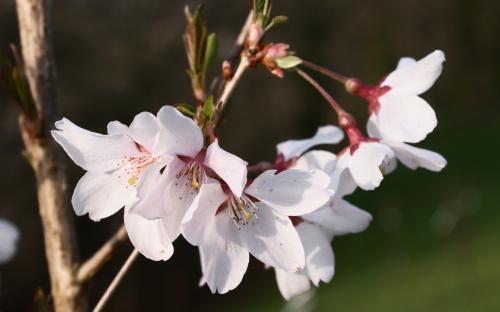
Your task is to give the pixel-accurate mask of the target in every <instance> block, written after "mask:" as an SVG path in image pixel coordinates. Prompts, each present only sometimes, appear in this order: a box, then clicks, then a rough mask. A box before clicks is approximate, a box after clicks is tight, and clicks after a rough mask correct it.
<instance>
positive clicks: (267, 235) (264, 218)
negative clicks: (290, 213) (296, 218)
mask: <svg viewBox="0 0 500 312" xmlns="http://www.w3.org/2000/svg"><path fill="white" fill-rule="evenodd" d="M255 205H256V206H257V208H258V212H257V218H255V217H252V220H251V221H250V222H248V224H245V225H242V226H241V227H240V230H239V232H238V233H239V234H240V235H239V236H240V240H241V243H242V245H243V246H244V247H245V248H246V249H247V250H248V251H250V253H251V254H252V255H253V256H254V257H255V258H257V259H259V260H260V261H261V262H263V263H264V264H266V265H268V266H272V267H278V268H281V269H283V270H285V271H288V272H297V271H298V270H299V269H301V268H303V267H304V264H305V257H304V248H303V247H302V243H301V242H300V238H299V235H298V234H297V231H296V230H295V227H294V226H293V224H292V222H291V221H290V218H288V217H287V216H284V215H282V214H280V213H278V212H276V211H273V209H272V208H271V207H270V206H268V205H266V204H264V203H260V202H259V203H255Z"/></svg>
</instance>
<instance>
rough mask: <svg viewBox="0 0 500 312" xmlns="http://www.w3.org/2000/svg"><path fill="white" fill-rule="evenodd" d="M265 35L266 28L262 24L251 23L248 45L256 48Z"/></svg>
mask: <svg viewBox="0 0 500 312" xmlns="http://www.w3.org/2000/svg"><path fill="white" fill-rule="evenodd" d="M263 35H264V30H263V29H262V26H260V25H259V24H257V23H252V24H250V26H249V28H248V37H247V44H248V46H249V47H250V48H255V47H256V46H257V45H258V44H259V42H260V40H261V39H262V36H263Z"/></svg>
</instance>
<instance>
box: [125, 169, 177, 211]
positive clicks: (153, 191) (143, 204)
mask: <svg viewBox="0 0 500 312" xmlns="http://www.w3.org/2000/svg"><path fill="white" fill-rule="evenodd" d="M171 161H173V159H171ZM170 165H171V164H170V162H168V161H159V162H156V163H153V164H151V165H150V166H149V167H148V168H147V169H146V171H145V172H144V174H143V176H142V178H141V179H140V181H139V183H138V184H137V197H138V198H139V199H140V200H139V201H137V202H135V204H133V205H132V206H131V207H130V211H131V212H133V213H137V214H140V215H141V216H142V217H144V218H147V219H151V220H153V219H159V218H164V217H166V216H167V215H168V214H169V211H167V203H166V201H165V200H166V196H165V192H166V188H167V185H168V182H169V180H168V177H167V176H168V175H167V174H165V175H164V176H162V174H161V173H160V172H161V170H162V169H163V170H164V172H165V171H167V172H168V170H169V168H170Z"/></svg>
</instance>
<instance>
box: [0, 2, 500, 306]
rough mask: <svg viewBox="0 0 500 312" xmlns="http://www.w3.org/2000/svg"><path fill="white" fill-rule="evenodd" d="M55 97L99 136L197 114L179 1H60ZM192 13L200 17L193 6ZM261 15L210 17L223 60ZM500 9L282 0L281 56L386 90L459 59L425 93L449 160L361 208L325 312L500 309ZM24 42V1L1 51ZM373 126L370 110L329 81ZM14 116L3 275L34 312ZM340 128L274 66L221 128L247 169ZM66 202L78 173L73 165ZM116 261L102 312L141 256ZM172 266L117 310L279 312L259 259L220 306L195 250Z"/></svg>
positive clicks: (222, 8)
mask: <svg viewBox="0 0 500 312" xmlns="http://www.w3.org/2000/svg"><path fill="white" fill-rule="evenodd" d="M54 2H55V3H54V12H53V13H54V14H53V19H54V33H55V55H56V63H57V69H58V80H57V88H58V95H59V103H60V111H61V115H62V116H66V117H68V118H70V119H71V120H72V121H74V122H75V123H77V124H79V125H81V126H83V127H85V128H87V129H90V130H93V131H99V132H104V131H105V127H106V123H107V122H108V121H110V120H120V121H122V122H124V123H129V122H130V121H131V120H132V118H133V116H134V115H135V114H136V113H138V112H140V111H145V110H147V111H151V112H153V113H155V112H156V111H157V110H158V109H159V108H160V107H161V106H162V105H166V104H174V103H178V102H186V101H192V100H191V93H190V88H189V80H188V77H187V75H186V73H185V69H186V62H185V58H184V55H183V53H184V51H183V46H182V42H181V34H182V32H183V28H184V24H183V5H184V3H183V2H182V1H160V0H154V1H137V0H136V1H131V0H126V1H124V0H121V1H118V0H108V1H100V0H67V1H54ZM188 3H190V4H194V3H195V2H194V1H189V2H188ZM248 6H249V1H234V0H233V1H230V0H224V1H223V0H219V1H215V0H211V1H205V7H206V17H207V20H208V24H209V27H210V29H211V30H213V31H216V32H217V34H218V36H219V39H220V46H221V53H220V60H222V56H223V55H225V54H226V53H227V52H228V51H229V49H230V46H231V44H232V42H233V40H234V38H235V37H236V35H237V33H238V31H239V28H240V26H241V25H242V23H243V21H244V19H245V17H246V14H247V12H248ZM499 12H500V2H498V1H488V0H482V1H473V0H457V1H452V0H440V1H434V0H407V1H397V0H383V1H382V0H381V1H348V0H309V1H291V0H289V1H275V3H274V13H275V14H284V15H288V16H289V17H290V20H289V22H288V23H287V24H285V25H283V26H280V27H278V28H276V29H275V30H273V31H272V34H271V36H270V38H269V39H270V40H274V41H275V42H278V41H282V42H287V43H290V44H291V45H292V49H293V50H295V51H297V52H298V54H299V55H300V56H302V57H304V58H306V59H309V60H312V61H314V62H317V63H320V64H323V65H325V66H327V67H330V68H333V69H336V70H337V71H339V72H341V73H344V74H346V75H350V76H355V77H359V78H362V79H363V80H365V81H367V82H372V83H374V82H376V81H377V80H378V79H379V78H381V77H382V76H383V75H385V74H387V73H388V72H389V71H391V70H392V69H393V68H394V67H395V64H396V63H397V61H398V58H399V57H401V56H407V55H408V56H413V57H416V58H421V57H423V56H425V55H427V54H428V53H430V52H432V51H433V50H434V49H442V50H443V51H445V52H446V56H447V61H446V63H445V69H444V72H443V75H442V76H441V78H440V79H439V80H438V82H437V84H436V85H435V86H434V87H433V88H432V89H431V91H429V92H427V93H426V94H425V95H424V98H425V99H427V100H428V101H429V102H430V103H431V104H432V105H433V107H434V109H435V110H436V113H437V115H438V119H439V125H438V128H437V129H436V130H435V131H434V133H433V134H432V135H430V136H429V137H428V138H427V140H426V141H425V142H424V143H423V144H421V145H420V146H423V147H426V148H429V149H433V150H436V151H438V152H440V153H442V154H443V155H444V156H445V157H446V158H447V160H448V162H449V164H448V167H447V168H446V169H445V170H444V171H443V172H441V173H440V174H435V173H430V172H427V171H425V170H418V171H416V172H413V171H410V170H408V169H406V168H403V167H402V166H401V167H400V168H399V169H398V170H397V171H396V172H395V173H394V174H391V175H390V176H388V177H386V179H385V180H384V183H382V186H381V187H380V188H378V189H377V190H376V191H374V192H362V191H357V192H356V193H355V194H354V195H353V196H351V197H350V198H349V200H350V201H352V202H353V203H355V204H357V205H358V206H360V207H363V208H365V209H366V210H368V211H369V212H371V213H372V214H373V215H374V221H373V223H372V224H371V226H370V227H369V229H368V230H367V231H366V232H364V233H362V234H358V235H351V236H346V237H339V238H336V239H335V241H334V243H333V246H334V250H335V253H336V262H337V266H336V276H335V277H334V279H333V281H332V282H331V283H330V284H328V285H322V286H321V287H320V288H319V291H318V295H317V297H316V299H315V304H316V310H318V311H333V310H335V311H388V310H389V311H403V310H404V311H472V310H474V311H498V310H500V297H499V294H500V250H499V244H498V236H499V234H500V210H499V209H498V208H499V207H498V202H499V200H500V193H499V188H498V186H499V185H498V175H499V173H500V170H499V169H500V165H499V156H500V155H499V154H500V146H499V138H498V134H499V130H500V123H499V117H498V114H499V113H500V108H499V104H500V103H499V100H498V99H499V95H500V94H499V93H500V92H499V87H498V85H499V84H500V75H499V74H498V70H499V69H500V57H499V56H500V40H499V39H500V38H499V35H500V19H499V18H498V13H499ZM11 42H14V43H18V42H19V38H18V34H17V20H16V14H15V3H14V1H12V0H2V1H0V48H6V47H7V45H8V44H9V43H11ZM319 78H320V81H321V82H323V83H324V85H325V86H326V87H327V89H328V90H330V91H332V92H333V94H334V95H335V97H336V98H337V99H338V100H339V101H340V103H341V104H343V105H344V106H345V107H346V108H347V109H348V110H349V111H351V112H353V113H354V114H355V115H356V116H357V117H358V118H359V119H360V120H361V121H362V122H364V120H366V105H365V103H364V102H363V101H361V100H359V99H355V98H352V97H349V96H348V95H346V94H345V92H344V91H343V90H342V88H341V87H339V86H338V85H336V84H335V83H334V82H332V81H329V80H325V79H323V78H321V77H319ZM17 115H18V109H17V107H16V106H15V105H14V103H13V102H12V101H11V100H10V99H8V98H7V97H6V96H5V94H4V93H3V92H0V132H1V135H0V150H1V152H2V155H1V159H2V161H1V167H0V168H1V171H2V178H1V179H0V197H1V201H0V217H2V218H8V219H10V220H12V221H13V222H14V223H16V224H17V225H18V226H19V228H20V230H21V233H22V238H21V241H20V244H19V251H18V254H17V255H16V257H15V258H14V259H13V260H12V261H11V262H10V263H8V264H6V265H3V266H0V278H1V283H0V287H1V288H0V310H2V311H31V310H32V309H33V297H34V293H35V290H36V288H37V287H39V286H40V287H42V288H43V289H44V290H45V291H48V289H49V283H48V275H47V270H46V263H45V258H44V253H43V240H42V231H41V228H40V220H39V217H38V214H37V208H36V197H35V188H34V177H33V174H32V172H31V170H30V168H29V166H28V163H27V162H26V161H25V160H24V159H23V158H22V157H21V150H22V143H21V139H20V136H19V132H18V128H17ZM335 120H336V118H335V114H334V113H333V112H332V111H331V110H330V109H329V107H328V105H327V104H326V103H325V102H324V101H323V100H322V98H320V97H319V96H318V95H317V94H316V93H315V92H314V91H313V90H312V88H311V87H310V86H308V85H306V84H305V83H304V82H303V81H301V80H300V79H299V78H298V77H297V76H296V75H294V74H293V73H289V74H287V76H286V78H285V79H283V80H280V79H277V78H275V77H273V76H271V75H269V74H268V73H267V72H266V71H265V70H263V69H262V68H261V69H260V70H256V71H252V72H250V73H249V74H248V75H246V76H245V77H244V79H243V81H242V82H241V84H240V85H239V87H238V89H237V91H236V93H235V95H234V97H233V101H232V109H231V111H230V112H229V119H228V120H227V122H226V123H225V124H224V125H223V126H222V128H221V129H220V132H219V135H220V139H221V145H222V146H223V147H224V148H226V149H227V150H229V151H231V152H233V153H235V154H237V155H239V156H241V157H243V158H244V159H246V160H248V161H249V162H250V163H255V162H257V161H260V160H272V159H273V157H274V154H275V144H276V143H278V142H280V141H283V140H286V139H290V138H302V137H307V136H309V135H311V134H313V133H314V131H315V130H316V128H317V126H318V125H322V124H328V123H334V122H335ZM68 169H69V173H70V187H71V188H73V187H74V185H75V184H76V181H77V179H78V178H79V177H80V176H81V175H82V173H83V172H82V170H81V169H79V168H77V167H76V166H75V165H73V164H70V162H69V160H68ZM121 222H122V215H121V213H118V214H116V215H115V216H113V217H112V218H109V219H106V220H103V221H101V222H99V223H93V222H91V221H90V220H88V218H87V217H80V218H77V230H78V240H79V244H80V249H81V255H82V257H83V259H85V258H87V257H89V256H90V255H91V254H92V253H93V252H94V251H95V250H96V249H97V248H98V247H99V246H100V245H101V244H102V243H103V242H104V241H105V240H106V239H107V238H108V237H109V236H110V235H111V234H112V233H113V232H114V231H115V230H116V229H117V228H118V227H119V226H120V224H121ZM131 248H132V247H131V246H130V244H129V243H126V244H125V246H123V247H121V248H120V250H119V252H118V253H117V254H116V255H115V256H114V258H113V259H112V261H111V262H110V263H109V264H107V265H106V266H105V267H104V269H103V270H102V271H101V272H99V273H98V275H97V276H96V278H95V279H94V280H93V281H92V283H91V284H90V286H89V288H88V291H89V293H90V305H91V306H92V305H93V304H94V303H95V302H96V301H97V300H98V298H99V296H100V294H102V292H103V291H104V289H105V287H106V286H107V285H108V283H109V282H110V281H111V279H112V277H113V276H114V274H115V273H116V272H117V270H118V269H119V267H120V265H121V264H122V263H123V262H124V260H125V258H126V256H127V254H128V253H129V252H130V250H131ZM175 248H176V251H175V254H174V256H173V258H172V259H171V260H169V261H168V262H158V263H155V262H152V261H149V260H147V259H144V258H141V259H140V260H139V261H138V262H137V263H136V264H135V265H134V267H133V268H132V270H131V272H130V273H129V274H128V275H127V277H126V278H125V280H124V282H123V284H122V285H121V286H120V287H119V288H118V290H117V292H116V293H115V295H114V296H113V297H112V299H111V301H110V303H109V306H108V308H109V309H108V310H109V311H157V310H158V311H198V310H202V309H203V310H205V311H235V310H237V311H278V310H280V309H281V308H282V306H283V305H284V301H283V300H282V299H281V297H280V294H279V293H278V290H277V287H276V285H275V281H274V274H273V272H271V271H266V270H264V269H263V267H262V265H261V264H259V263H258V262H257V261H255V260H252V261H251V266H250V268H249V270H248V272H247V274H246V276H245V278H244V280H243V282H242V284H241V285H240V287H238V288H237V289H236V290H234V291H232V292H230V293H229V294H227V295H223V296H221V295H212V294H210V291H209V290H208V288H207V287H202V288H199V287H198V286H197V283H198V280H199V278H200V269H199V259H198V253H197V250H196V249H195V248H193V247H191V246H189V245H188V244H187V243H186V242H185V241H184V240H183V239H179V240H177V241H176V243H175Z"/></svg>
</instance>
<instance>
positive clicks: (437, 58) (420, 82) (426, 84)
mask: <svg viewBox="0 0 500 312" xmlns="http://www.w3.org/2000/svg"><path fill="white" fill-rule="evenodd" d="M444 61H445V56H444V53H443V52H442V51H439V50H436V51H434V52H432V53H431V54H429V55H427V56H426V57H424V58H423V59H421V60H419V61H418V62H415V63H413V64H405V66H403V67H402V68H398V69H396V70H395V71H393V72H392V73H390V74H389V75H388V76H387V77H386V78H385V79H384V82H383V83H382V86H389V87H391V88H393V89H396V88H398V89H401V90H403V91H407V92H411V93H413V94H417V95H418V94H421V93H424V92H425V91H427V90H428V89H429V88H430V87H432V85H433V84H434V82H435V81H436V80H437V79H438V77H439V76H440V75H441V72H442V71H443V62H444Z"/></svg>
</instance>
